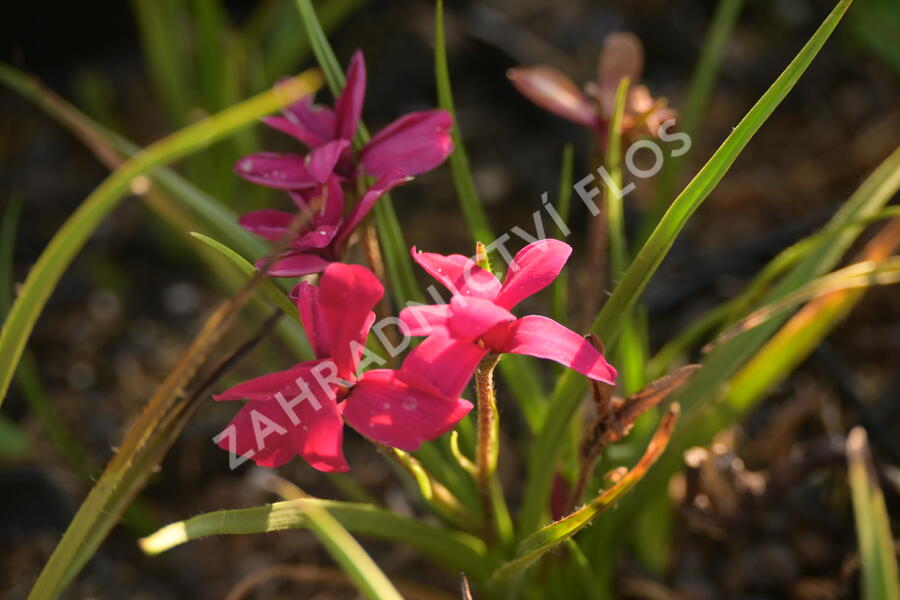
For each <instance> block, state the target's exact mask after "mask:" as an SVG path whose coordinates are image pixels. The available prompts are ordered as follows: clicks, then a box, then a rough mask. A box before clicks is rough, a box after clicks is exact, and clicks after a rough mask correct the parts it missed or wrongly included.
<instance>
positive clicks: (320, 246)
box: [238, 169, 409, 277]
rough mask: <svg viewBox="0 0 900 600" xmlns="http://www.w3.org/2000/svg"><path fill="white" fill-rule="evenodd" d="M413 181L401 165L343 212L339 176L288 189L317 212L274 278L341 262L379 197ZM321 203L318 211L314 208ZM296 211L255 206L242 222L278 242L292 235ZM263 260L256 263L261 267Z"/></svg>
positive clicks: (279, 260) (302, 205) (274, 269)
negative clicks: (319, 182) (303, 187)
mask: <svg viewBox="0 0 900 600" xmlns="http://www.w3.org/2000/svg"><path fill="white" fill-rule="evenodd" d="M406 181H409V177H407V176H406V173H405V172H404V171H403V170H402V169H394V170H393V171H389V172H388V173H386V174H385V175H383V176H382V177H380V178H379V179H378V180H377V181H376V182H375V183H374V184H372V187H370V188H369V189H368V190H367V191H366V192H365V193H364V194H363V196H362V198H360V200H359V202H357V203H356V205H355V206H354V207H353V208H351V209H350V212H349V213H348V214H347V215H346V217H345V216H344V204H345V203H344V190H343V188H342V187H341V184H340V182H339V181H338V180H337V178H335V177H329V178H327V180H326V182H325V183H324V184H322V185H320V186H318V187H311V188H307V189H300V190H295V191H290V192H288V195H290V197H291V199H293V201H294V204H296V206H297V208H298V209H299V210H301V211H303V210H313V211H314V212H313V215H312V217H311V218H310V219H309V222H308V223H307V225H306V226H305V227H304V228H303V229H302V230H301V231H300V232H299V233H298V234H297V235H296V236H295V237H294V238H293V240H292V242H291V244H290V246H289V247H288V249H287V250H285V251H284V252H282V253H281V255H280V256H279V257H278V258H277V259H276V260H275V262H274V263H273V264H272V266H271V267H270V268H269V270H268V271H267V274H268V275H271V276H273V277H300V276H302V275H309V274H311V273H319V272H321V271H323V270H324V269H325V267H327V266H328V265H329V263H332V262H335V261H339V260H340V259H341V255H342V254H343V252H344V248H345V247H346V244H347V241H348V240H349V238H350V234H351V233H353V231H354V230H355V229H356V228H357V227H358V226H359V224H360V223H362V221H363V219H364V218H365V217H366V215H368V214H369V212H370V211H371V210H372V208H373V207H374V206H375V201H376V200H378V199H379V198H381V196H383V195H384V194H385V193H387V192H388V191H390V190H391V189H393V188H394V187H396V186H398V185H400V184H402V183H405V182H406ZM317 206H318V207H319V208H318V209H316V208H315V207H317ZM296 216H297V215H296V214H293V213H289V212H285V211H281V210H271V209H263V210H254V211H251V212H248V213H246V214H244V215H243V216H242V217H241V218H240V220H239V221H238V223H239V224H240V226H241V227H243V228H244V229H246V230H247V231H249V232H250V233H252V234H254V235H258V236H259V237H261V238H263V239H266V240H270V241H273V242H275V241H279V240H281V239H282V237H283V236H285V235H287V232H288V229H289V228H290V225H291V223H292V222H293V220H294V219H295V218H296ZM266 262H267V259H265V258H263V259H260V260H259V261H257V263H256V266H257V267H258V268H262V266H263V265H264V264H265V263H266Z"/></svg>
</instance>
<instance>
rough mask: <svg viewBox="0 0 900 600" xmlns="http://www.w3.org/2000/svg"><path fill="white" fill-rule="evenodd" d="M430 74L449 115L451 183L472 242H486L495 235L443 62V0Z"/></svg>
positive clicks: (436, 20) (437, 13)
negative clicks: (468, 151)
mask: <svg viewBox="0 0 900 600" xmlns="http://www.w3.org/2000/svg"><path fill="white" fill-rule="evenodd" d="M434 74H435V79H436V80H437V97H438V106H440V107H441V108H443V109H444V110H446V111H447V112H449V113H450V115H451V116H452V117H453V130H452V131H451V135H452V137H453V153H452V154H451V155H450V170H451V171H452V172H453V184H454V186H455V187H456V195H457V197H458V198H459V206H460V208H462V213H463V217H464V218H465V220H466V224H467V225H468V226H469V232H470V233H471V234H472V241H473V242H482V243H484V244H489V243H491V242H492V241H494V239H495V236H494V234H493V232H491V226H490V224H489V223H488V218H487V214H486V213H485V212H484V206H482V204H481V199H480V198H479V197H478V190H477V189H476V188H475V180H474V179H473V178H472V167H471V165H470V164H469V156H468V154H467V153H466V147H465V145H464V144H463V137H462V133H461V132H460V129H459V121H457V119H456V110H455V109H454V108H453V90H452V88H451V86H450V68H449V67H448V65H447V45H446V43H445V41H444V2H443V0H437V4H436V5H435V9H434Z"/></svg>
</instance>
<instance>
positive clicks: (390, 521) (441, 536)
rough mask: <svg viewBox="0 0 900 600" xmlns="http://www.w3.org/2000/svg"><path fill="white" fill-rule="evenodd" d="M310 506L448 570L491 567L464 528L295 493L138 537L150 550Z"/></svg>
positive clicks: (273, 524)
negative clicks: (295, 496)
mask: <svg viewBox="0 0 900 600" xmlns="http://www.w3.org/2000/svg"><path fill="white" fill-rule="evenodd" d="M310 507H321V508H323V509H325V510H327V511H328V513H329V514H330V515H331V516H332V517H334V519H336V520H337V521H338V522H339V523H340V524H341V525H342V526H343V527H345V528H346V529H347V530H349V531H351V532H353V533H355V534H360V535H367V536H372V537H376V538H379V539H385V540H389V541H393V542H398V543H401V544H407V545H409V546H411V547H413V548H415V549H416V550H419V551H420V552H422V553H423V554H426V555H428V556H430V557H431V558H432V559H434V560H435V561H436V562H437V563H438V564H440V565H442V566H444V567H445V568H448V569H453V570H456V571H463V572H465V573H467V574H469V575H470V576H473V577H474V578H476V579H479V580H482V579H484V577H485V576H486V575H487V574H488V573H489V572H490V564H488V563H487V562H486V561H485V555H486V548H485V545H484V542H482V541H481V540H479V539H478V538H475V537H473V536H470V535H468V534H465V533H460V532H457V531H451V530H448V529H441V528H438V527H432V526H430V525H425V524H423V523H420V522H418V521H415V520H413V519H408V518H406V517H401V516H399V515H397V514H394V513H392V512H390V511H387V510H384V509H382V508H378V507H376V506H372V505H368V504H359V503H350V502H338V501H333V500H321V499H318V498H299V499H296V500H288V501H285V502H276V503H274V504H267V505H265V506H258V507H254V508H243V509H237V510H224V511H217V512H212V513H207V514H204V515H200V516H197V517H193V518H191V519H188V520H186V521H180V522H178V523H173V524H171V525H168V526H166V527H164V528H163V529H161V530H159V531H157V532H156V533H154V534H152V535H150V536H148V537H146V538H144V539H142V540H141V541H140V544H141V548H142V549H143V550H144V551H145V552H147V553H150V554H158V553H160V552H165V551H166V550H169V549H171V548H173V547H175V546H178V545H179V544H183V543H185V542H189V541H191V540H195V539H199V538H203V537H207V536H210V535H233V534H250V533H266V532H271V531H280V530H284V529H296V528H301V527H306V526H307V525H308V522H307V515H308V511H309V508H310Z"/></svg>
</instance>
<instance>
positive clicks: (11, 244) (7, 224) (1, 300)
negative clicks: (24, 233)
mask: <svg viewBox="0 0 900 600" xmlns="http://www.w3.org/2000/svg"><path fill="white" fill-rule="evenodd" d="M21 214H22V198H21V197H19V196H13V197H12V198H10V199H9V200H8V201H7V203H6V208H5V209H4V211H3V220H2V222H0V323H2V322H3V321H4V320H6V311H8V310H9V306H10V304H12V298H13V265H14V264H15V261H14V260H13V254H14V252H15V249H16V231H17V230H18V227H19V218H20V216H21Z"/></svg>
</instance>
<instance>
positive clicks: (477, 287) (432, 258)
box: [412, 246, 500, 300]
mask: <svg viewBox="0 0 900 600" xmlns="http://www.w3.org/2000/svg"><path fill="white" fill-rule="evenodd" d="M412 257H413V260H415V261H416V262H417V263H419V266H421V267H422V268H423V269H425V270H426V271H427V272H428V274H429V275H431V276H432V277H434V278H435V279H437V280H438V281H440V282H441V283H442V284H443V285H444V287H446V288H447V289H448V290H450V292H451V293H452V294H459V295H461V296H472V297H474V298H486V299H488V300H491V299H493V298H494V297H495V296H496V295H497V293H498V292H499V291H500V282H499V281H498V280H497V278H496V277H494V275H493V274H492V273H489V272H487V271H485V270H484V269H482V268H481V267H479V266H478V265H476V264H475V261H473V260H472V259H471V258H468V257H465V256H463V255H462V254H451V255H449V256H444V255H443V254H436V253H434V252H419V251H417V250H416V248H415V246H414V247H413V248H412Z"/></svg>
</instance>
